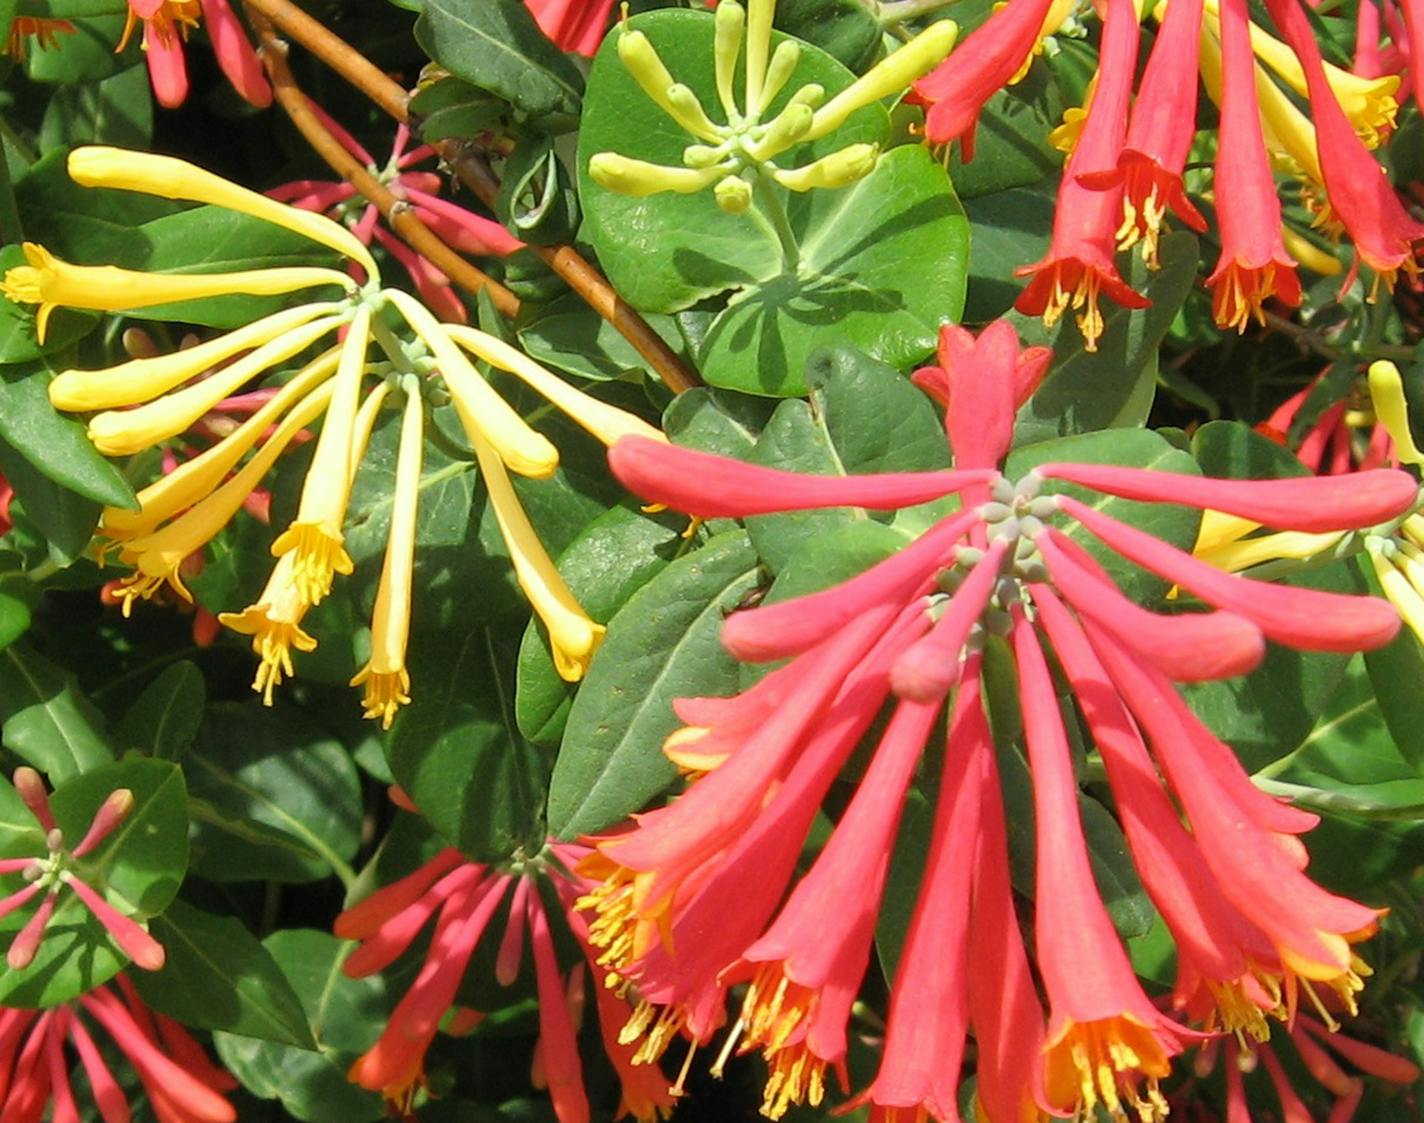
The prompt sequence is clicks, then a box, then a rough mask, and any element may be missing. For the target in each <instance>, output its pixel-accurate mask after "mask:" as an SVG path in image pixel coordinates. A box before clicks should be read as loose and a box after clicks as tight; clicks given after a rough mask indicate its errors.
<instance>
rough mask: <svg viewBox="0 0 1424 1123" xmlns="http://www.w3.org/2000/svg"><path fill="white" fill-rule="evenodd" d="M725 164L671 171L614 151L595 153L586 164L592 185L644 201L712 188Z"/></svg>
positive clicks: (665, 166) (725, 171)
mask: <svg viewBox="0 0 1424 1123" xmlns="http://www.w3.org/2000/svg"><path fill="white" fill-rule="evenodd" d="M728 166H730V165H726V164H724V163H719V164H713V165H711V166H710V167H706V168H673V167H669V166H668V165H666V164H651V163H649V162H648V161H647V160H635V159H633V158H632V157H631V156H621V155H619V154H618V153H617V152H596V153H594V154H593V156H592V157H590V159H589V161H588V174H589V175H590V176H592V177H593V182H594V183H596V184H598V185H599V186H600V187H603V188H606V189H607V190H609V191H617V192H618V193H619V194H620V195H632V196H634V197H636V198H640V199H641V198H643V197H644V196H647V195H657V194H660V193H661V192H664V191H673V192H676V193H677V194H679V195H691V194H692V193H693V192H694V191H701V190H702V189H703V188H704V187H711V186H712V184H713V183H715V182H716V181H717V180H718V179H720V178H721V177H722V176H724V175H725V174H726V173H727V167H728Z"/></svg>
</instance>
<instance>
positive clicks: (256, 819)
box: [183, 701, 361, 882]
mask: <svg viewBox="0 0 1424 1123" xmlns="http://www.w3.org/2000/svg"><path fill="white" fill-rule="evenodd" d="M183 763H184V768H185V770H186V773H187V776H188V783H189V787H190V788H191V790H192V802H193V806H192V815H193V819H194V822H195V825H196V829H195V831H194V835H193V870H194V872H195V873H198V874H200V875H201V876H203V877H207V878H211V879H213V880H214V881H260V880H272V881H290V882H303V881H315V880H317V879H319V878H323V877H327V876H330V874H331V873H332V872H333V871H336V872H338V873H344V874H347V875H349V870H348V868H347V865H346V863H347V862H348V861H349V860H350V859H351V857H352V856H353V855H354V854H355V853H356V848H357V846H358V845H359V844H360V832H361V789H360V781H359V778H358V777H357V774H356V767H355V765H353V764H352V763H351V758H350V756H349V755H348V754H347V753H346V751H345V750H344V749H343V748H342V747H341V745H340V744H339V743H337V742H336V741H334V740H332V739H330V738H329V737H327V736H326V735H325V734H324V733H323V732H322V731H321V730H320V729H318V728H317V727H316V726H315V725H314V724H312V722H311V721H310V719H308V718H305V717H303V716H302V715H301V714H300V712H298V711H295V710H291V709H287V708H284V709H282V710H280V711H273V710H269V709H267V708H265V707H263V706H262V705H260V704H258V703H257V702H256V701H253V702H250V703H246V704H243V705H236V704H233V703H218V704H215V705H212V706H209V707H208V712H207V715H206V716H205V718H204V720H203V723H202V726H201V728H200V729H199V731H198V739H197V742H196V744H195V745H194V746H193V747H192V748H191V749H189V750H188V752H187V754H185V756H184V758H183Z"/></svg>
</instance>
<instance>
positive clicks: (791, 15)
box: [776, 0, 882, 74]
mask: <svg viewBox="0 0 1424 1123" xmlns="http://www.w3.org/2000/svg"><path fill="white" fill-rule="evenodd" d="M776 28H777V30H779V31H784V32H786V34H788V35H794V36H796V37H797V38H798V39H802V40H804V41H805V42H807V43H811V44H812V45H814V46H817V47H819V48H820V49H821V50H823V51H825V52H826V54H828V55H830V56H831V57H832V58H834V59H836V60H837V61H838V62H840V63H842V64H843V65H845V66H846V67H848V68H850V69H851V70H853V71H855V72H856V73H857V74H860V73H863V72H864V71H866V70H868V69H869V68H870V65H871V64H872V63H873V62H874V61H875V59H876V56H877V55H878V54H879V53H880V42H881V38H882V35H881V31H880V21H879V20H877V19H876V18H875V16H874V14H873V13H872V12H871V10H870V9H869V8H867V7H866V6H865V5H864V4H862V3H860V0H781V2H780V3H778V4H777V6H776Z"/></svg>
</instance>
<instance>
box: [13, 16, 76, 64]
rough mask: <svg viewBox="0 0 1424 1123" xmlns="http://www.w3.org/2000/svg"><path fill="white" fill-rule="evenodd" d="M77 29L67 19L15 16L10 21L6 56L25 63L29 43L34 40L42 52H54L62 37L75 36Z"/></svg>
mask: <svg viewBox="0 0 1424 1123" xmlns="http://www.w3.org/2000/svg"><path fill="white" fill-rule="evenodd" d="M74 32H75V27H74V25H73V24H72V23H70V22H69V21H68V20H67V19H51V18H50V17H48V16H15V17H14V18H13V19H12V20H11V21H10V39H9V41H8V42H7V43H6V44H5V52H4V53H5V54H7V55H9V56H10V57H11V58H12V59H14V60H15V61H16V62H24V61H25V55H26V54H27V53H28V48H29V41H30V40H31V39H33V40H34V41H35V42H36V43H37V44H38V45H39V48H40V50H42V51H52V50H54V49H55V48H56V47H58V46H59V37H60V36H61V35H73V34H74Z"/></svg>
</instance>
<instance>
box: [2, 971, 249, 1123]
mask: <svg viewBox="0 0 1424 1123" xmlns="http://www.w3.org/2000/svg"><path fill="white" fill-rule="evenodd" d="M116 983H117V986H118V988H119V990H120V992H121V993H122V995H123V997H122V999H121V998H120V997H119V996H118V995H116V994H115V993H114V992H113V990H111V989H110V988H108V987H100V988H98V989H97V990H94V991H91V992H90V993H88V994H86V995H84V996H83V997H82V998H80V999H78V1000H77V1001H75V1002H73V1003H70V1004H68V1005H65V1006H57V1007H55V1008H53V1009H50V1010H45V1011H43V1012H41V1011H38V1010H13V1009H0V1117H3V1118H4V1119H5V1120H6V1121H7V1123H8V1121H10V1120H15V1121H16V1123H27V1121H29V1120H36V1121H37V1120H39V1119H41V1118H42V1117H45V1114H46V1107H47V1106H51V1107H52V1111H53V1116H52V1117H53V1119H54V1120H55V1121H56V1123H60V1121H63V1120H75V1121H77V1120H78V1119H79V1118H80V1112H79V1108H78V1103H77V1101H76V1098H75V1095H74V1090H73V1088H72V1087H71V1084H70V1072H71V1069H72V1067H73V1060H72V1058H71V1056H70V1054H69V1053H68V1052H67V1050H66V1046H70V1047H72V1048H73V1051H74V1054H76V1055H77V1056H78V1059H79V1064H80V1067H81V1068H83V1070H84V1075H85V1077H86V1079H87V1080H88V1083H89V1088H90V1091H91V1094H92V1096H93V1100H94V1104H95V1106H96V1107H97V1108H98V1111H99V1117H100V1118H102V1119H103V1120H104V1121H105V1123H119V1121H120V1120H127V1119H128V1118H129V1115H130V1108H129V1102H128V1096H127V1095H126V1094H125V1093H124V1090H123V1089H122V1088H121V1087H120V1086H119V1084H118V1081H116V1080H115V1079H114V1075H113V1073H112V1072H111V1071H110V1069H109V1065H108V1062H107V1061H106V1060H105V1059H104V1056H103V1054H102V1053H101V1052H100V1050H99V1046H98V1044H97V1043H96V1042H95V1040H94V1037H93V1035H92V1034H91V1033H90V1031H89V1028H88V1026H87V1025H86V1024H85V1022H84V1019H83V1018H81V1016H80V1015H81V1013H82V1014H85V1015H87V1016H88V1017H90V1018H92V1019H93V1020H94V1021H95V1022H97V1023H98V1024H100V1025H101V1026H103V1027H104V1029H105V1030H107V1031H108V1033H109V1036H110V1037H112V1038H113V1040H114V1044H115V1045H116V1046H118V1049H119V1051H120V1052H122V1053H123V1054H124V1056H125V1057H126V1058H127V1059H128V1060H129V1062H130V1063H131V1064H132V1065H133V1068H134V1071H135V1072H136V1073H137V1074H138V1077H139V1080H140V1082H141V1083H142V1084H143V1087H144V1091H145V1092H146V1093H147V1094H148V1099H149V1103H150V1105H151V1106H152V1107H153V1109H154V1111H155V1113H156V1114H157V1115H158V1118H160V1119H162V1120H165V1121H166V1123H231V1121H232V1120H235V1119H236V1118H237V1113H236V1112H235V1111H234V1110H233V1108H232V1105H231V1104H229V1103H228V1102H227V1100H226V1099H225V1098H224V1097H223V1095H222V1093H224V1092H227V1091H231V1090H232V1089H233V1088H235V1087H237V1082H236V1081H235V1080H233V1079H232V1077H231V1076H229V1075H228V1074H227V1073H225V1072H223V1071H222V1070H220V1069H218V1068H216V1067H214V1066H213V1064H212V1063H211V1062H210V1061H209V1060H208V1059H207V1056H206V1055H205V1054H204V1053H203V1050H202V1047H201V1046H200V1045H199V1044H198V1043H197V1042H196V1041H194V1040H193V1039H192V1038H191V1037H190V1036H189V1035H188V1033H187V1031H186V1030H184V1029H183V1028H182V1027H181V1026H179V1025H178V1024H177V1023H176V1022H173V1021H171V1020H170V1019H167V1018H163V1017H161V1016H159V1015H154V1014H153V1013H152V1012H151V1011H150V1010H148V1008H147V1007H145V1006H144V1005H143V1003H142V1002H141V1001H140V1000H139V998H138V995H137V994H136V993H135V992H134V990H133V987H132V986H130V985H129V983H128V980H127V979H125V978H124V977H123V976H122V975H120V976H119V977H118V979H117V980H116Z"/></svg>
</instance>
